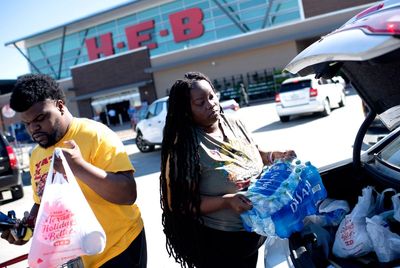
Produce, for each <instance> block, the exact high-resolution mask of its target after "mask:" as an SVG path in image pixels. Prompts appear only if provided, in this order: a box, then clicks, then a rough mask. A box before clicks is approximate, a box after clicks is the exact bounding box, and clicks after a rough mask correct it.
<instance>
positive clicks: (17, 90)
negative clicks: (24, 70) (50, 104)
mask: <svg viewBox="0 0 400 268" xmlns="http://www.w3.org/2000/svg"><path fill="white" fill-rule="evenodd" d="M47 99H51V100H63V101H64V102H65V93H64V91H63V90H62V89H61V88H60V86H59V85H58V83H57V82H56V81H55V80H54V79H53V78H51V77H50V76H48V75H45V74H26V75H22V76H20V77H18V79H17V82H16V83H15V85H14V89H13V91H12V93H11V97H10V107H11V108H12V109H13V110H15V111H17V112H25V111H26V110H28V109H29V108H31V107H32V106H33V105H34V104H36V103H38V102H42V101H45V100H47Z"/></svg>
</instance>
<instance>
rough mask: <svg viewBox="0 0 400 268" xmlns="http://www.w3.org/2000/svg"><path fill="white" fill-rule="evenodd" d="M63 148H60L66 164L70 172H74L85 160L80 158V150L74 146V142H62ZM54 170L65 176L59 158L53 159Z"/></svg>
mask: <svg viewBox="0 0 400 268" xmlns="http://www.w3.org/2000/svg"><path fill="white" fill-rule="evenodd" d="M64 145H65V147H63V148H61V150H62V152H63V154H64V157H65V159H66V160H67V162H68V165H69V166H70V167H71V170H74V169H75V168H76V167H78V166H80V165H81V164H82V163H83V162H85V160H84V159H83V157H82V153H81V150H80V149H79V146H78V145H77V144H76V142H75V141H74V140H69V141H65V142H64ZM54 170H55V171H57V172H60V173H62V174H65V170H64V167H63V165H62V160H61V157H57V156H56V157H55V158H54Z"/></svg>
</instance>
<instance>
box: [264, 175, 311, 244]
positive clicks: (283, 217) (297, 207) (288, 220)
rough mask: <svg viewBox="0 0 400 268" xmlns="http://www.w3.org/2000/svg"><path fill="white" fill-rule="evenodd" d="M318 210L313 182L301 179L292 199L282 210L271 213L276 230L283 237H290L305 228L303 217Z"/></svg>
mask: <svg viewBox="0 0 400 268" xmlns="http://www.w3.org/2000/svg"><path fill="white" fill-rule="evenodd" d="M316 211H317V208H316V206H315V205H314V202H313V198H312V193H311V184H310V183H309V182H308V181H306V180H300V182H299V184H298V185H297V187H296V189H295V190H294V191H293V193H292V199H291V201H290V202H289V203H287V204H286V205H285V206H283V207H282V208H281V209H280V210H278V211H277V212H275V213H274V214H272V215H271V219H272V221H273V222H274V224H275V232H276V234H277V235H278V236H279V237H281V238H288V237H290V235H291V234H292V233H294V232H298V231H300V230H302V229H303V227H304V224H303V219H304V218H305V217H306V216H308V215H311V214H315V213H316Z"/></svg>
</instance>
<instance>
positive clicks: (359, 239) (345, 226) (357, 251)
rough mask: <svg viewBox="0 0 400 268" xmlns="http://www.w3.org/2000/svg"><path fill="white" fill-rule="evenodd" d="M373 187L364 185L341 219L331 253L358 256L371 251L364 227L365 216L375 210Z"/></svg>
mask: <svg viewBox="0 0 400 268" xmlns="http://www.w3.org/2000/svg"><path fill="white" fill-rule="evenodd" d="M374 191H375V190H374V188H373V187H371V186H368V187H365V188H364V189H363V190H362V196H359V197H358V203H357V204H356V206H355V207H354V208H353V210H352V211H351V213H350V214H348V215H346V216H345V218H344V219H343V220H342V221H341V223H340V225H339V227H338V229H337V231H336V236H335V242H334V243H333V249H332V251H333V254H334V255H336V256H338V257H341V258H347V257H360V256H363V255H366V254H367V253H369V252H371V251H373V247H372V242H371V240H370V238H369V236H368V233H367V229H366V217H369V216H371V214H372V213H374V211H375V204H376V203H375V198H374V195H373V193H374Z"/></svg>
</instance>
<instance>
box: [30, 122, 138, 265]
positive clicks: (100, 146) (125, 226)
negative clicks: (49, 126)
mask: <svg viewBox="0 0 400 268" xmlns="http://www.w3.org/2000/svg"><path fill="white" fill-rule="evenodd" d="M67 140H74V141H75V142H76V143H77V144H78V146H79V148H80V151H81V153H82V156H83V158H84V159H85V160H86V161H88V162H89V163H91V164H93V165H95V166H97V167H99V168H101V169H103V170H105V171H109V172H118V171H129V170H132V171H134V168H133V166H132V164H131V162H130V160H129V157H128V154H127V153H126V151H125V148H124V145H123V144H122V142H121V140H120V139H119V137H118V135H117V134H116V133H115V132H113V131H112V130H110V129H109V128H108V127H106V126H105V125H103V124H101V123H98V122H96V121H93V120H90V119H86V118H74V119H73V120H72V123H71V125H70V127H69V129H68V131H67V133H66V134H65V136H64V137H63V138H62V139H61V140H60V141H59V142H58V143H57V144H55V145H54V146H52V147H49V148H47V149H44V148H42V147H40V146H36V147H35V149H34V150H33V152H32V156H31V160H30V172H31V182H32V188H33V193H34V194H33V198H34V201H35V203H37V204H40V200H41V196H42V194H43V188H44V185H45V181H46V178H47V173H48V170H49V166H50V160H51V156H52V154H53V151H54V148H55V147H63V146H62V145H63V142H64V141H67ZM77 181H78V184H79V186H80V187H81V189H82V192H83V194H84V195H85V197H86V199H87V201H88V203H89V205H90V207H91V208H92V210H93V212H94V214H95V215H96V217H97V220H98V221H99V222H100V224H101V225H102V227H103V229H104V231H105V232H106V236H107V243H106V247H105V249H104V251H103V253H101V254H98V255H94V256H82V259H83V262H84V264H85V267H90V268H92V267H99V266H101V265H102V264H104V263H105V262H107V261H108V260H110V259H112V258H114V257H115V256H117V255H119V254H120V253H121V252H123V251H124V250H125V249H127V248H128V246H129V245H130V244H131V243H132V241H133V240H134V239H135V238H136V237H137V236H138V235H139V233H140V232H141V231H142V229H143V221H142V218H141V214H140V210H139V208H138V207H137V206H136V204H133V205H118V204H114V203H111V202H108V201H106V200H105V199H103V198H102V197H101V196H100V195H98V194H97V193H95V192H94V191H93V190H92V189H91V188H89V186H87V185H86V184H85V183H83V182H82V181H81V180H79V178H77Z"/></svg>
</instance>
